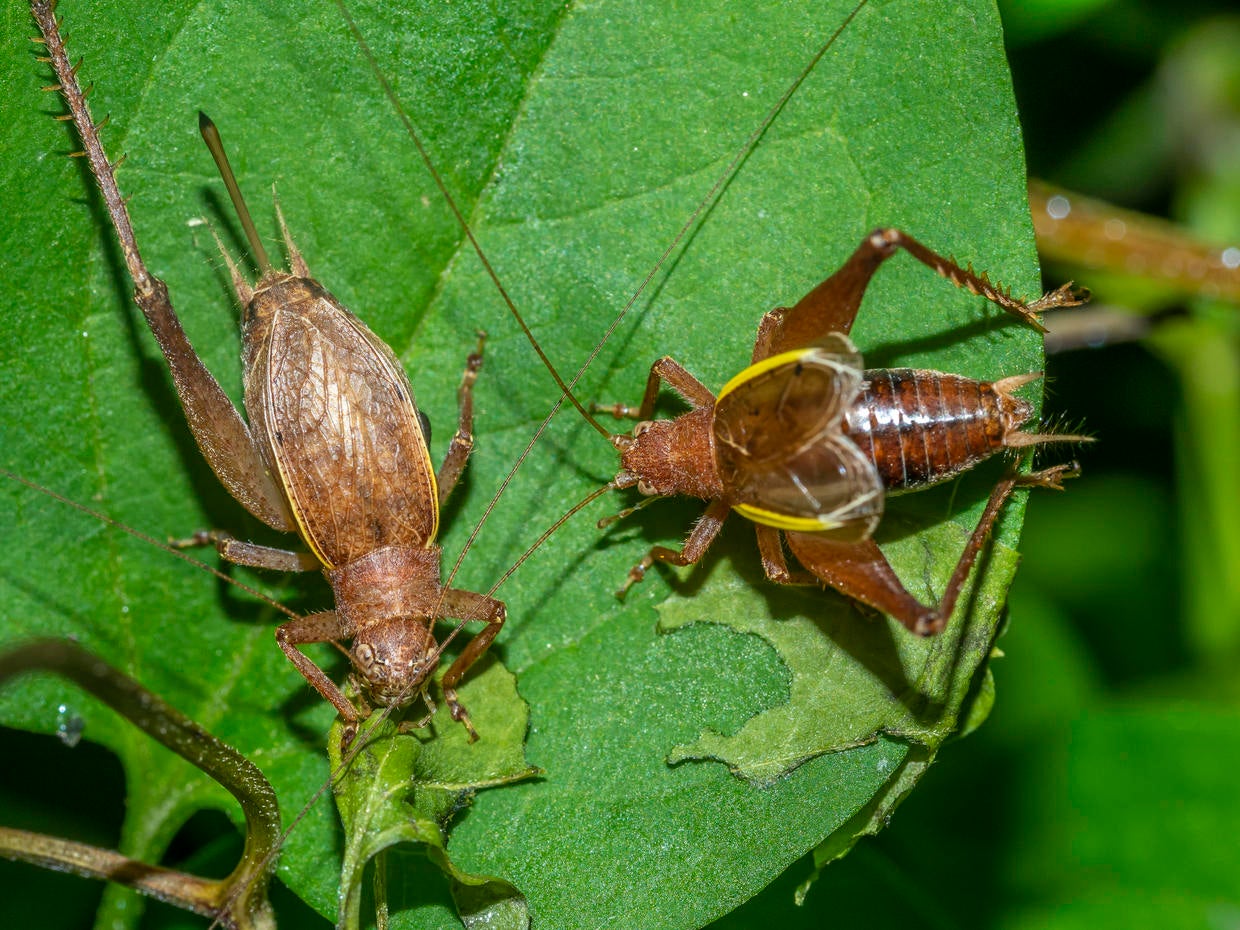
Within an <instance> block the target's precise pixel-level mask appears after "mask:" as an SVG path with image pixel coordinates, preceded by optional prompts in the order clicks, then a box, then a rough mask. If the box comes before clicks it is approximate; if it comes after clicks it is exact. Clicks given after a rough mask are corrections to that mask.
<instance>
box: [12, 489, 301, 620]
mask: <svg viewBox="0 0 1240 930" xmlns="http://www.w3.org/2000/svg"><path fill="white" fill-rule="evenodd" d="M0 476H3V477H5V478H9V479H11V480H13V481H16V482H17V483H18V484H24V485H25V486H26V487H28V488H30V489H31V490H32V491H38V492H39V493H40V494H43V495H45V496H47V497H50V498H51V499H52V500H54V501H59V502H60V503H62V504H65V505H66V506H69V507H72V508H73V509H74V510H80V511H81V512H82V513H84V514H86V515H87V516H89V517H94V518H95V519H96V520H98V521H99V522H100V523H106V524H107V525H108V526H113V527H116V529H118V530H121V531H122V532H125V533H128V534H129V535H130V536H132V537H133V538H134V539H140V540H142V541H143V542H144V543H149V544H150V545H152V546H154V547H155V548H156V549H162V550H163V551H164V552H167V553H168V554H169V555H174V556H176V557H177V558H178V559H180V560H181V561H182V562H188V563H189V564H190V565H193V566H194V567H195V568H201V569H202V570H203V571H204V572H209V573H210V574H212V575H214V576H215V577H216V578H218V579H220V581H226V582H228V584H230V585H232V586H233V587H235V588H240V589H241V590H242V591H244V592H245V593H246V594H252V595H253V596H254V597H256V598H258V599H259V600H261V601H263V602H264V603H265V604H267V605H269V606H271V607H274V608H275V609H276V610H278V611H280V613H282V614H284V615H285V616H286V617H290V618H292V619H294V620H296V619H298V618H299V616H300V615H299V614H298V613H296V612H295V611H293V610H290V609H289V608H287V607H285V606H284V605H283V604H281V603H280V602H279V601H277V600H275V599H274V598H271V597H268V596H267V595H266V594H264V593H263V592H262V591H259V590H258V589H256V588H251V587H250V586H249V585H248V584H246V583H245V582H242V581H238V580H237V579H236V578H232V577H230V576H228V575H226V574H224V573H223V572H222V571H220V570H219V569H218V568H214V567H213V566H211V565H208V564H207V563H206V562H200V561H199V560H198V559H196V558H194V557H193V556H192V555H186V554H185V553H184V552H182V551H181V550H180V549H178V548H176V547H175V546H170V545H168V544H167V543H166V542H163V541H161V540H158V539H156V538H155V537H154V536H148V535H147V534H146V533H144V532H142V531H141V530H136V529H134V528H133V527H132V526H129V525H127V524H125V523H122V522H121V521H120V520H117V519H114V518H113V517H109V516H108V515H107V514H106V513H100V512H99V511H98V510H92V509H91V508H89V507H87V506H86V505H84V504H79V503H78V502H77V501H75V500H71V499H69V498H67V497H65V496H64V495H63V494H58V493H56V492H55V491H53V490H52V489H51V488H45V487H43V485H41V484H36V483H35V482H33V481H31V480H30V479H29V478H23V477H22V476H21V475H19V474H16V473H15V472H11V471H9V470H8V469H7V468H0Z"/></svg>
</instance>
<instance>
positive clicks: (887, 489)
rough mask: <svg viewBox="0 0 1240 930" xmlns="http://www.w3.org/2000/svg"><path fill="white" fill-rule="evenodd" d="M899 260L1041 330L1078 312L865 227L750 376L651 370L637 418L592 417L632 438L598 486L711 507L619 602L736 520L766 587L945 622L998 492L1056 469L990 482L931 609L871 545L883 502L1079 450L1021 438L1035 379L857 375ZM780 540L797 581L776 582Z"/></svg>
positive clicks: (777, 326)
mask: <svg viewBox="0 0 1240 930" xmlns="http://www.w3.org/2000/svg"><path fill="white" fill-rule="evenodd" d="M901 249H903V250H904V251H906V252H908V253H909V254H910V255H912V256H913V257H914V258H916V259H917V260H918V261H920V262H922V263H923V264H924V265H926V266H928V267H930V268H932V269H933V270H934V271H936V272H937V273H938V274H940V275H942V276H943V277H945V278H947V279H948V280H949V281H951V282H952V283H953V284H955V285H956V286H957V287H962V288H965V289H966V290H968V291H970V292H972V293H974V294H979V295H981V296H984V297H986V298H987V299H988V300H990V301H991V302H992V303H994V304H996V305H998V306H999V307H1001V308H1002V309H1003V310H1005V311H1006V312H1008V313H1010V314H1012V315H1013V316H1015V317H1017V318H1018V319H1020V320H1022V321H1024V322H1026V323H1028V324H1030V325H1032V326H1035V327H1037V328H1039V329H1041V328H1042V327H1041V324H1040V323H1039V322H1038V313H1040V312H1041V311H1043V310H1047V309H1050V308H1052V307H1065V306H1073V305H1076V304H1078V303H1081V302H1082V301H1083V300H1084V299H1085V295H1081V294H1078V293H1076V292H1074V291H1073V289H1072V286H1071V285H1070V284H1068V285H1064V286H1063V287H1061V288H1059V289H1058V290H1055V291H1052V292H1050V293H1048V294H1046V295H1044V296H1043V297H1041V298H1039V299H1038V300H1036V301H1034V302H1032V303H1025V302H1023V301H1020V300H1017V299H1015V298H1013V297H1011V296H1010V294H1009V293H1008V292H1007V291H1005V290H1004V289H1002V288H1000V287H998V286H996V285H994V284H993V283H991V281H990V280H989V279H988V278H987V276H986V275H984V274H976V273H974V272H973V271H972V269H968V268H961V267H960V266H959V265H958V264H956V263H955V262H954V261H952V260H951V259H948V258H945V257H944V256H942V255H940V254H938V253H937V252H934V251H932V250H931V249H929V248H927V247H926V246H924V245H922V244H921V243H920V242H918V241H917V240H916V239H914V238H913V237H911V236H909V235H908V234H906V233H903V232H901V231H900V230H898V229H890V228H889V229H878V230H875V231H874V232H872V233H871V234H870V235H868V236H866V238H865V239H864V240H863V241H862V243H861V245H860V246H859V247H858V248H857V250H856V251H855V252H854V253H853V254H852V256H851V257H850V258H849V259H848V261H846V262H845V263H844V265H843V266H842V267H841V268H840V269H839V270H838V271H837V272H835V273H834V274H833V275H831V276H830V277H828V278H827V279H826V280H825V281H823V282H822V283H821V284H819V285H818V286H817V287H815V288H814V289H813V290H811V291H810V292H809V293H808V294H807V295H805V297H803V298H801V300H800V301H798V302H797V303H796V304H795V305H794V306H793V307H791V308H786V307H777V308H776V309H774V310H772V311H770V312H769V313H767V314H766V315H765V316H763V318H762V321H761V323H760V324H759V326H758V335H757V339H756V341H755V343H754V350H753V357H752V362H751V364H750V367H748V368H746V369H744V370H743V371H742V372H740V373H739V374H738V375H737V376H736V377H734V378H733V379H732V380H731V381H729V382H728V384H727V385H725V386H724V388H723V390H721V391H720V392H719V394H718V396H716V395H715V394H713V393H711V391H710V390H709V389H708V388H707V387H706V386H705V385H703V384H702V383H701V382H700V381H698V380H697V378H695V377H694V376H693V375H692V374H690V373H689V372H688V371H687V370H686V369H685V368H684V367H683V366H682V365H680V364H679V363H677V362H676V361H675V360H673V359H672V358H670V357H664V358H661V359H659V360H658V361H657V362H655V363H654V365H653V366H651V369H650V377H649V379H648V381H647V384H646V392H645V395H644V396H643V398H642V401H641V404H640V406H638V407H637V408H636V409H632V408H629V407H626V406H623V405H620V404H617V405H613V406H612V407H609V408H605V409H607V410H610V412H611V413H613V414H614V415H616V416H622V417H634V418H636V419H639V420H641V421H642V422H640V423H638V425H637V426H636V427H635V428H634V429H633V431H632V433H631V434H630V435H620V436H612V437H611V441H612V444H613V445H614V446H615V447H616V449H617V450H618V451H619V452H620V465H621V469H620V472H619V473H618V474H617V475H616V477H615V479H614V480H613V481H612V482H611V484H612V486H614V487H617V488H626V487H634V486H635V487H637V489H638V490H639V491H640V492H641V493H642V494H644V495H647V496H650V497H667V496H671V495H675V494H686V495H689V496H691V497H698V498H701V499H703V500H706V501H709V502H710V503H709V506H708V507H707V509H706V512H705V513H704V514H703V515H702V518H701V519H700V520H699V521H698V522H697V523H696V524H695V525H694V527H693V530H692V531H691V532H690V533H689V536H688V537H687V538H686V540H685V542H684V544H683V546H682V547H681V548H680V549H678V550H677V549H671V548H668V547H666V546H654V547H653V548H651V549H650V551H649V552H648V553H647V554H646V556H645V557H644V558H643V559H642V560H641V561H640V562H639V563H638V564H637V565H636V566H634V567H633V569H632V570H630V572H629V577H628V580H627V581H626V583H625V585H624V588H623V589H622V590H621V591H620V592H619V593H621V594H623V593H624V591H626V590H627V589H628V588H629V587H630V586H631V585H632V584H634V583H635V582H638V581H641V580H642V578H643V577H644V576H645V573H646V571H647V570H648V569H649V568H650V566H651V565H653V564H654V563H655V562H666V563H669V564H672V565H691V564H694V563H696V562H697V561H698V560H700V559H701V558H702V556H703V555H704V554H705V552H706V550H707V548H708V547H709V546H710V544H711V543H712V542H713V541H714V539H715V537H716V536H717V535H718V533H719V530H720V529H721V528H722V526H723V522H724V520H725V518H726V517H727V515H728V513H729V512H731V511H732V510H736V511H737V512H738V513H741V514H742V515H744V516H746V517H748V518H749V519H750V520H752V521H753V522H754V524H755V529H756V531H757V537H758V548H759V552H760V554H761V558H762V567H763V570H764V571H765V573H766V576H767V577H768V578H769V579H770V580H772V581H774V582H777V583H779V584H815V583H817V584H822V585H825V586H828V587H831V588H834V589H836V590H837V591H839V592H841V593H843V594H845V595H847V596H848V597H851V598H852V599H854V600H856V601H860V602H861V603H863V604H867V605H869V606H871V607H874V608H876V609H878V610H880V611H882V612H883V613H886V614H889V615H890V616H892V617H894V618H895V619H896V620H898V621H899V622H900V623H902V624H903V625H904V626H906V627H907V628H908V629H909V630H911V631H912V632H914V633H917V634H920V635H929V634H933V633H937V632H939V631H940V630H941V629H942V628H943V626H944V624H945V623H946V622H947V620H948V618H949V617H950V616H951V613H952V610H953V608H954V606H955V602H956V599H957V597H958V596H959V594H960V591H961V589H962V587H963V585H964V583H965V580H966V579H967V578H968V574H969V570H970V568H971V567H972V565H973V562H974V561H975V559H976V558H977V554H978V552H979V551H980V549H981V546H982V544H983V543H984V542H985V539H986V537H987V535H989V533H990V530H991V529H992V527H993V526H994V522H995V519H996V518H997V516H998V514H999V510H1000V508H1001V507H1002V506H1003V503H1004V501H1006V500H1007V498H1008V497H1009V496H1010V495H1011V493H1012V491H1013V490H1014V489H1015V488H1017V487H1019V486H1040V487H1048V488H1056V489H1058V488H1060V487H1061V484H1060V482H1061V481H1062V479H1063V477H1064V476H1065V475H1066V474H1068V473H1070V472H1071V471H1072V468H1071V467H1070V466H1056V467H1052V468H1048V469H1045V470H1043V471H1039V472H1034V473H1032V474H1027V475H1019V474H1011V475H1009V476H1007V477H1005V478H1003V479H1002V480H1001V481H1000V482H999V483H998V484H997V485H996V486H995V488H994V490H993V491H992V493H991V495H990V499H989V501H988V503H987V506H986V509H985V510H984V512H983V514H982V518H981V520H980V521H979V523H978V525H977V528H976V529H975V530H974V531H973V534H972V536H971V537H970V538H969V541H968V542H967V543H966V545H965V548H964V551H963V552H962V553H961V555H960V558H959V561H958V562H957V564H956V568H955V570H954V571H953V573H952V575H951V578H950V579H949V581H948V583H947V587H946V588H945V589H944V592H943V595H942V597H941V599H940V600H939V603H938V604H937V605H935V606H927V605H924V604H922V603H921V602H920V601H918V600H917V599H916V598H915V597H913V596H912V595H911V594H910V593H909V592H908V591H907V589H906V588H905V587H904V584H903V583H902V582H901V581H900V580H899V578H898V577H897V576H896V574H895V572H894V571H893V570H892V568H891V565H890V564H889V563H888V561H887V558H886V557H885V556H884V555H883V554H882V551H881V550H880V549H879V548H878V546H877V545H876V544H875V543H874V541H873V539H872V538H871V535H872V533H873V532H874V529H875V528H876V527H877V525H878V523H879V520H880V519H881V517H882V514H883V507H884V500H885V497H886V495H888V494H899V493H903V492H907V491H916V490H920V489H922V488H926V487H929V486H931V485H934V484H938V483H940V482H942V481H946V480H948V479H950V478H953V477H955V476H956V475H959V474H960V473H962V472H964V471H967V470H968V469H970V468H972V467H973V466H975V465H977V464H978V463H980V462H982V461H983V460H985V459H987V458H989V457H990V456H992V455H994V454H995V453H997V452H1000V451H1003V450H1008V449H1021V448H1025V447H1028V446H1034V445H1038V444H1041V443H1048V442H1083V441H1087V440H1088V437H1085V436H1079V435H1068V434H1055V433H1029V432H1023V431H1022V430H1021V429H1020V428H1021V426H1023V425H1024V424H1025V423H1026V422H1027V421H1028V420H1029V418H1030V417H1031V416H1032V415H1033V407H1032V405H1031V404H1030V403H1029V402H1028V401H1025V400H1023V399H1021V398H1018V397H1015V396H1014V395H1013V394H1012V392H1013V391H1014V390H1016V389H1017V388H1019V387H1021V386H1022V385H1025V384H1027V383H1029V382H1031V381H1034V380H1036V379H1038V378H1039V377H1041V373H1040V372H1038V373H1034V374H1022V375H1014V376H1010V377H1006V378H1002V379H1000V380H998V381H993V382H990V381H978V380H975V379H972V378H966V377H964V376H962V375H955V374H948V373H944V372H938V371H929V370H922V369H908V368H898V369H869V370H866V369H864V368H863V367H862V362H861V355H860V353H859V352H858V351H857V349H856V347H855V346H854V345H853V344H852V341H851V340H850V339H849V338H848V333H849V331H850V330H851V328H852V325H853V322H854V320H855V319H856V316H857V311H858V309H859V308H860V305H861V298H862V296H863V295H864V293H865V289H866V287H867V285H868V284H869V282H870V279H871V278H872V277H873V275H874V273H875V271H877V269H878V267H879V266H880V265H881V264H882V263H883V262H884V261H885V260H886V259H888V258H890V257H891V256H892V255H894V254H895V253H896V252H897V251H898V250H901ZM663 382H666V383H667V384H668V385H669V386H670V387H672V389H673V390H675V391H676V392H677V393H678V394H680V396H681V397H683V398H684V399H685V400H686V401H688V403H689V404H690V406H691V407H692V408H693V409H692V410H690V412H688V413H686V414H683V415H681V416H679V417H677V418H675V419H673V420H654V421H651V420H650V419H649V417H650V416H651V415H652V414H653V412H654V405H655V401H656V399H657V397H658V393H659V389H660V385H661V383H663ZM784 541H786V542H787V546H788V549H789V550H791V552H792V554H793V555H794V556H796V558H797V561H798V562H800V563H801V565H803V566H804V567H805V568H806V569H808V572H809V574H806V573H805V572H795V571H793V570H790V569H789V567H788V563H787V559H786V557H785V554H784V545H783V543H784Z"/></svg>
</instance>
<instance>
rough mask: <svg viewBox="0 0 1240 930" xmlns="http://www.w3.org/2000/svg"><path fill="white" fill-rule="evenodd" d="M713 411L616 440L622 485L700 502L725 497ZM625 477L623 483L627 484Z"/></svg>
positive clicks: (655, 423)
mask: <svg viewBox="0 0 1240 930" xmlns="http://www.w3.org/2000/svg"><path fill="white" fill-rule="evenodd" d="M712 413H713V410H712V409H711V408H709V407H703V408H699V409H696V410H691V411H689V412H688V413H686V414H683V415H681V416H679V417H676V419H674V420H650V421H647V422H645V423H639V424H638V425H637V426H636V428H634V430H633V434H632V436H620V437H615V439H614V440H613V441H614V442H615V443H616V448H617V449H619V450H620V467H621V472H620V476H618V480H619V482H620V484H621V486H622V487H624V486H632V485H634V484H636V485H637V488H638V490H639V491H641V493H642V494H645V495H648V496H652V497H670V496H672V495H674V494H687V495H689V496H690V497H698V498H702V499H704V500H710V499H712V498H718V497H720V496H722V495H723V493H724V492H723V485H722V484H721V483H720V481H719V474H718V471H717V469H716V467H715V452H714V436H713V435H712V433H711V415H712ZM626 479H627V480H626Z"/></svg>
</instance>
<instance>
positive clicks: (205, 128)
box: [198, 110, 271, 275]
mask: <svg viewBox="0 0 1240 930" xmlns="http://www.w3.org/2000/svg"><path fill="white" fill-rule="evenodd" d="M198 131H199V132H201V133H202V141H203V142H205V143H207V148H208V149H209V150H210V151H211V157H212V158H214V159H215V167H216V168H218V169H219V172H220V177H221V178H223V179H224V186H225V187H226V188H228V196H229V197H231V198H232V202H233V209H234V210H236V211H237V218H238V219H239V220H241V228H242V229H244V230H245V237H246V239H248V240H249V242H250V248H251V249H252V250H253V252H254V260H255V261H256V262H258V270H259V271H260V272H262V274H263V275H267V274H268V273H269V272H270V271H271V259H269V258H268V257H267V250H266V249H264V248H263V243H262V241H261V240H260V239H259V238H258V230H257V229H256V228H255V227H254V218H253V217H252V216H250V208H249V207H247V206H246V205H245V198H244V197H242V196H241V188H240V187H238V186H237V176H236V175H235V174H233V170H232V165H231V164H229V162H228V155H227V154H225V152H224V142H223V140H221V139H220V131H219V130H218V129H216V128H215V123H213V122H212V121H211V117H209V116H207V114H205V113H203V112H202V110H199V111H198Z"/></svg>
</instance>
